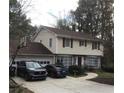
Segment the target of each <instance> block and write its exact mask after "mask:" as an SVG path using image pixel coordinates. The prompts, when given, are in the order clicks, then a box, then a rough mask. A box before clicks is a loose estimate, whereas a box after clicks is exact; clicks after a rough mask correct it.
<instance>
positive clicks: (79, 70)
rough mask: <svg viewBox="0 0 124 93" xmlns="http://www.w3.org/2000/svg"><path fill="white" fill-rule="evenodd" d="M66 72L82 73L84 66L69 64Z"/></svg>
mask: <svg viewBox="0 0 124 93" xmlns="http://www.w3.org/2000/svg"><path fill="white" fill-rule="evenodd" d="M68 74H69V75H72V76H79V75H84V74H85V70H84V67H80V66H77V65H72V66H69V68H68Z"/></svg>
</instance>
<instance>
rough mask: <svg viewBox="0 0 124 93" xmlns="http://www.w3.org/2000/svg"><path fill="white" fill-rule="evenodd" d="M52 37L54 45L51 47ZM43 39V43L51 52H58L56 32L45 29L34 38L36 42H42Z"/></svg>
mask: <svg viewBox="0 0 124 93" xmlns="http://www.w3.org/2000/svg"><path fill="white" fill-rule="evenodd" d="M50 38H51V39H52V47H49V39H50ZM41 40H42V44H43V45H45V46H46V47H47V48H48V49H49V50H50V51H51V52H53V53H56V38H55V34H53V33H52V32H50V31H47V30H43V31H41V32H39V34H38V35H37V37H36V38H35V39H34V42H40V41H41Z"/></svg>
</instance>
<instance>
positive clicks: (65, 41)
mask: <svg viewBox="0 0 124 93" xmlns="http://www.w3.org/2000/svg"><path fill="white" fill-rule="evenodd" d="M70 46H71V40H70V39H63V47H70Z"/></svg>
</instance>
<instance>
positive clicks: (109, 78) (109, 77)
mask: <svg viewBox="0 0 124 93" xmlns="http://www.w3.org/2000/svg"><path fill="white" fill-rule="evenodd" d="M94 72H95V73H97V74H98V77H96V78H93V79H90V80H91V81H95V82H99V83H103V84H109V85H114V73H109V72H104V71H94Z"/></svg>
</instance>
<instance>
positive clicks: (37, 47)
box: [9, 41, 52, 55]
mask: <svg viewBox="0 0 124 93" xmlns="http://www.w3.org/2000/svg"><path fill="white" fill-rule="evenodd" d="M17 46H18V44H17V41H10V46H9V48H10V49H9V51H10V55H11V54H14V53H15V51H16V48H17ZM23 54H27V55H33V54H52V52H51V51H50V50H48V49H47V48H46V47H45V46H44V45H43V44H41V43H37V42H28V43H27V46H26V47H23V48H21V49H20V50H19V52H18V55H23Z"/></svg>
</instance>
